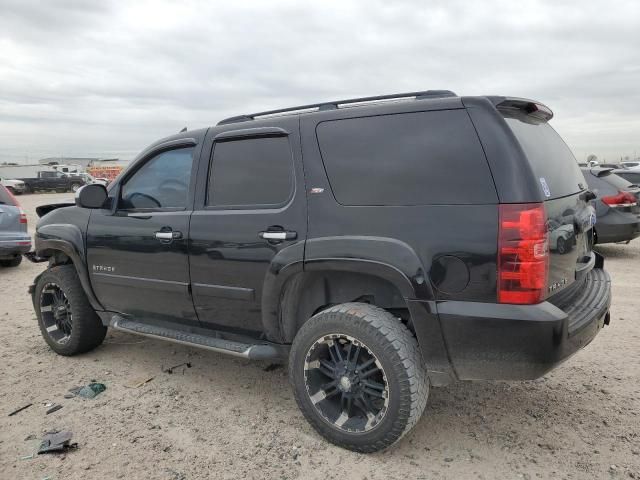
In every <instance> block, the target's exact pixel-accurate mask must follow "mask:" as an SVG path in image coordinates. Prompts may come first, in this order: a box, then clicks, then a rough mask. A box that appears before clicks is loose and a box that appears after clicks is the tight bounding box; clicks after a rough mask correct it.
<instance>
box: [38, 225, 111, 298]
mask: <svg viewBox="0 0 640 480" xmlns="http://www.w3.org/2000/svg"><path fill="white" fill-rule="evenodd" d="M35 249H36V253H37V254H38V255H39V256H41V257H47V258H49V266H50V267H51V266H55V265H64V264H72V265H73V266H74V268H75V270H76V274H77V275H78V278H79V279H80V284H81V285H82V288H83V289H84V292H85V294H86V295H87V298H88V299H89V303H90V304H91V306H92V307H93V308H94V309H95V310H103V307H102V305H101V304H100V302H99V301H98V299H97V298H96V296H95V293H94V291H93V288H92V287H91V281H90V279H89V270H88V267H87V262H86V249H85V245H84V236H83V234H82V231H81V230H80V228H78V227H77V226H76V225H73V224H49V225H42V226H40V227H39V228H38V231H37V232H36V235H35Z"/></svg>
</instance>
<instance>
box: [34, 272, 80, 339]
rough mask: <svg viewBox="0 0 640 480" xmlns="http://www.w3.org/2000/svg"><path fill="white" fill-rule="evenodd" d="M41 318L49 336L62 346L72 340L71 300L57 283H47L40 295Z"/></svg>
mask: <svg viewBox="0 0 640 480" xmlns="http://www.w3.org/2000/svg"><path fill="white" fill-rule="evenodd" d="M40 316H41V318H42V324H43V325H44V328H45V330H46V331H47V335H49V337H50V338H51V339H52V340H54V341H56V342H58V343H61V344H64V343H67V342H68V341H69V338H71V330H72V327H73V315H72V313H71V305H70V304H69V299H68V298H67V296H66V295H65V294H64V292H63V291H62V289H61V288H60V287H59V286H58V285H56V284H55V283H47V284H46V285H45V286H44V288H43V289H42V293H41V294H40Z"/></svg>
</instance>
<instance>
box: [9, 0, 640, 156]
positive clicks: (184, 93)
mask: <svg viewBox="0 0 640 480" xmlns="http://www.w3.org/2000/svg"><path fill="white" fill-rule="evenodd" d="M428 89H448V90H453V91H454V92H456V93H457V94H459V95H486V94H488V95H512V96H519V97H526V98H533V99H536V100H539V101H541V102H543V103H545V104H546V105H548V106H549V107H550V108H551V109H552V110H553V111H554V114H555V117H554V119H553V120H552V125H553V126H554V127H555V128H556V129H557V130H558V132H559V133H560V134H561V135H562V136H563V138H564V139H565V140H566V142H567V143H568V144H569V146H570V147H571V148H572V149H573V151H574V154H575V155H576V157H577V158H578V159H579V160H583V159H584V158H586V156H587V155H589V154H595V155H597V156H598V158H599V159H601V160H603V159H606V160H610V161H612V160H620V158H622V157H626V156H628V157H630V158H633V157H634V156H640V116H639V110H640V2H638V1H637V0H633V1H616V0H613V1H612V0H608V1H591V0H581V1H575V2H574V1H562V2H561V1H524V0H523V1H513V0H510V1H493V0H484V1H482V2H471V1H457V0H449V1H442V2H440V1H404V0H396V1H389V0H382V1H378V0H362V1H359V2H358V1H350V0H339V1H333V0H323V1H308V2H300V1H280V0H271V1H269V2H265V1H254V0H238V1H235V2H218V1H211V0H210V1H180V2H178V1H153V2H146V1H133V0H132V1H109V0H101V1H99V2H98V1H88V0H87V1H75V0H48V1H46V2H42V1H32V0H0V162H3V161H13V162H20V163H27V162H35V161H37V160H38V159H39V158H42V157H47V156H91V157H120V158H123V159H129V158H133V157H134V156H135V155H136V154H137V153H138V152H139V151H141V150H142V149H143V148H144V147H145V146H147V145H148V144H150V143H152V142H154V141H155V140H157V139H159V138H162V137H165V136H167V135H171V134H173V133H176V132H178V131H179V130H181V129H182V128H183V127H185V126H186V127H188V128H189V129H194V128H200V127H206V126H211V125H215V123H217V121H218V120H220V119H222V118H225V117H228V116H233V115H238V114H242V113H250V112H255V111H262V110H267V109H271V108H278V107H287V106H292V105H298V104H304V103H315V102H321V101H325V100H335V99H342V98H349V97H361V96H367V95H379V94H387V93H397V92H405V91H419V90H428Z"/></svg>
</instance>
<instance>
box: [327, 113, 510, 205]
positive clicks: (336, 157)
mask: <svg viewBox="0 0 640 480" xmlns="http://www.w3.org/2000/svg"><path fill="white" fill-rule="evenodd" d="M316 133H317V137H318V144H319V146H320V151H321V153H322V160H323V162H324V166H325V169H326V172H327V176H328V178H329V183H330V185H331V189H332V191H333V194H334V196H335V198H336V200H337V201H338V203H340V204H342V205H391V206H394V205H429V204H458V205H459V204H482V203H496V202H497V195H496V191H495V187H494V184H493V179H492V177H491V173H490V171H489V166H488V164H487V161H486V159H485V156H484V152H483V150H482V147H481V145H480V142H479V140H478V136H477V135H476V133H475V130H474V128H473V125H472V124H471V121H470V119H469V116H468V115H467V112H466V111H465V110H442V111H432V112H416V113H403V114H394V115H380V116H374V117H360V118H349V119H344V120H331V121H326V122H322V123H320V124H319V125H318V127H317V130H316Z"/></svg>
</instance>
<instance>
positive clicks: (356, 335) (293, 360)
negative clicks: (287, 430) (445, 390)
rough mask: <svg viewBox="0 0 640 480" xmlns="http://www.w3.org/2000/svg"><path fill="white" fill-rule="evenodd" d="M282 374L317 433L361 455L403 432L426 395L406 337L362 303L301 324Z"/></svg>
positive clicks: (395, 323) (414, 347)
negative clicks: (287, 363) (285, 376)
mask: <svg viewBox="0 0 640 480" xmlns="http://www.w3.org/2000/svg"><path fill="white" fill-rule="evenodd" d="M289 376H290V379H291V383H292V384H293V389H294V393H295V397H296V401H297V403H298V406H299V407H300V410H301V411H302V413H303V414H304V416H305V418H306V419H307V421H308V422H309V423H310V424H311V425H312V426H313V427H314V428H315V429H316V430H317V431H318V433H320V435H322V436H323V437H325V438H326V439H327V440H329V441H330V442H332V443H334V444H336V445H338V446H341V447H344V448H347V449H349V450H354V451H357V452H364V453H368V452H375V451H378V450H382V449H384V448H387V447H389V446H391V445H393V444H394V443H396V442H397V441H399V440H400V439H401V438H402V437H403V436H404V435H405V434H406V433H407V432H409V431H410V430H411V429H412V428H413V426H414V425H415V424H416V423H417V421H418V419H419V418H420V416H421V415H422V412H423V411H424V408H425V406H426V404H427V397H428V394H429V381H428V378H427V374H426V370H425V368H424V366H423V363H422V357H421V355H420V351H419V349H418V344H417V342H416V339H415V338H414V337H413V335H412V334H411V332H409V330H408V329H407V328H406V327H405V326H404V325H403V324H402V323H401V321H400V320H399V319H397V318H395V317H394V316H393V315H392V314H390V313H389V312H387V311H386V310H383V309H381V308H378V307H375V306H372V305H368V304H363V303H345V304H341V305H337V306H335V307H331V308H329V309H327V310H324V311H322V312H320V313H318V314H317V315H315V316H313V317H312V318H311V319H310V320H309V321H307V322H306V323H305V324H304V325H303V326H302V328H301V329H300V331H299V332H298V334H297V335H296V338H295V339H294V341H293V345H292V347H291V354H290V358H289Z"/></svg>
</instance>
